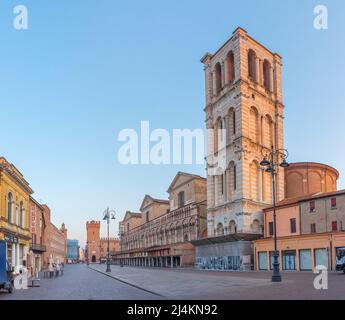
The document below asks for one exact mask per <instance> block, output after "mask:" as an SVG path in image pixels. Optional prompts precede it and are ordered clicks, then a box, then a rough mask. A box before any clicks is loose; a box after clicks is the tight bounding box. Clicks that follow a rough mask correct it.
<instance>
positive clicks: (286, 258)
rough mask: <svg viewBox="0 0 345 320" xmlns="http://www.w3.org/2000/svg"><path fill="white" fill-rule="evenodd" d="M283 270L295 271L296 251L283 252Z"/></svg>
mask: <svg viewBox="0 0 345 320" xmlns="http://www.w3.org/2000/svg"><path fill="white" fill-rule="evenodd" d="M283 270H286V271H296V251H284V252H283Z"/></svg>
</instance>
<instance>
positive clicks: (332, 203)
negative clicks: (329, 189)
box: [331, 198, 337, 209]
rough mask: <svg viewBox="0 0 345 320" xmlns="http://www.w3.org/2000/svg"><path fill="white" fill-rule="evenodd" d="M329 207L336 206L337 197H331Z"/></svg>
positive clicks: (333, 207)
mask: <svg viewBox="0 0 345 320" xmlns="http://www.w3.org/2000/svg"><path fill="white" fill-rule="evenodd" d="M331 207H332V209H335V208H336V207H337V198H332V199H331Z"/></svg>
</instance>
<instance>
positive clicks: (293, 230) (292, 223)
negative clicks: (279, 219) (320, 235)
mask: <svg viewBox="0 0 345 320" xmlns="http://www.w3.org/2000/svg"><path fill="white" fill-rule="evenodd" d="M290 229H291V233H296V232H297V228H296V219H290Z"/></svg>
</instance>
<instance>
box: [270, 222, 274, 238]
mask: <svg viewBox="0 0 345 320" xmlns="http://www.w3.org/2000/svg"><path fill="white" fill-rule="evenodd" d="M269 229H270V230H269V231H270V236H274V225H273V222H270V223H269Z"/></svg>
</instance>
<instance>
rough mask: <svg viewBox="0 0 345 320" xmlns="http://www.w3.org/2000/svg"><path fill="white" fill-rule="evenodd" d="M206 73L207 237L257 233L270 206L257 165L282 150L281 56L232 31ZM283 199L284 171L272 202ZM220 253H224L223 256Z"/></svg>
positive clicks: (267, 181) (208, 59) (209, 58)
mask: <svg viewBox="0 0 345 320" xmlns="http://www.w3.org/2000/svg"><path fill="white" fill-rule="evenodd" d="M201 62H202V63H203V64H204V70H205V82H206V85H205V89H206V107H205V113H206V127H207V135H208V137H207V146H208V151H207V152H208V153H207V178H208V185H207V201H208V203H207V205H208V237H219V236H226V235H238V234H243V235H249V234H254V235H255V234H258V235H259V234H261V233H262V228H263V216H262V208H263V207H265V206H267V205H269V204H271V203H272V181H271V175H270V174H269V173H267V172H266V171H265V170H264V168H262V167H261V166H260V162H261V160H262V159H263V157H264V155H265V154H267V153H268V152H269V150H270V148H271V146H272V145H273V146H274V148H276V149H283V148H284V141H283V120H284V117H283V110H284V106H283V102H282V83H281V57H280V56H279V55H278V54H277V53H273V52H271V51H270V50H269V49H267V48H266V47H265V46H263V45H262V44H260V43H259V42H258V41H256V40H255V39H253V38H252V37H251V36H249V35H248V33H247V32H246V30H244V29H242V28H237V29H236V30H235V31H234V32H233V35H232V37H231V38H230V39H229V40H228V41H227V42H226V43H225V44H224V45H223V46H222V47H221V48H220V49H219V50H218V51H217V52H216V53H215V54H210V53H207V54H206V55H205V56H204V57H203V58H202V60H201ZM283 198H284V169H282V168H280V169H279V172H278V174H277V201H279V200H282V199H283ZM224 255H225V254H224Z"/></svg>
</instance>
